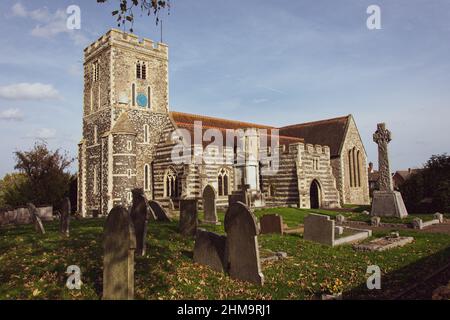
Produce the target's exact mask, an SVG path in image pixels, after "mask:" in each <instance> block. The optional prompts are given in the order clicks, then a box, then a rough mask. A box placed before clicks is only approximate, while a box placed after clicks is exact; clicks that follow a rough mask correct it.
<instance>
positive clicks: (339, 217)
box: [336, 214, 345, 223]
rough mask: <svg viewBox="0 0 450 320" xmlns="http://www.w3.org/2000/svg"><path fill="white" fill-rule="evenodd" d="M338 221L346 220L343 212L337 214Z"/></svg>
mask: <svg viewBox="0 0 450 320" xmlns="http://www.w3.org/2000/svg"><path fill="white" fill-rule="evenodd" d="M336 222H337V223H344V222H345V217H344V216H343V215H342V214H338V215H337V216H336Z"/></svg>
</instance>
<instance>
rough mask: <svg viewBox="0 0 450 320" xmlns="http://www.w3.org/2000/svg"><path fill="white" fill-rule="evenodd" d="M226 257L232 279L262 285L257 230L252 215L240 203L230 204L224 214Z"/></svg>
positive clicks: (262, 278) (262, 277) (262, 276)
mask: <svg viewBox="0 0 450 320" xmlns="http://www.w3.org/2000/svg"><path fill="white" fill-rule="evenodd" d="M225 232H226V233H227V241H226V251H227V253H226V257H227V264H228V272H229V274H230V276H231V277H232V278H235V279H239V280H244V281H249V282H251V283H254V284H258V285H263V284H264V275H263V274H262V272H261V262H260V257H259V248H258V234H259V229H258V225H257V223H256V218H255V216H254V215H253V213H252V212H251V211H250V210H249V209H248V208H247V206H246V205H244V204H243V203H242V202H237V203H234V204H232V205H231V206H230V207H229V208H228V210H227V212H226V214H225Z"/></svg>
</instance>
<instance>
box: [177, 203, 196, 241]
mask: <svg viewBox="0 0 450 320" xmlns="http://www.w3.org/2000/svg"><path fill="white" fill-rule="evenodd" d="M197 227H198V203H197V200H196V199H189V200H188V199H184V200H180V224H179V230H180V233H181V234H182V235H184V236H192V237H193V236H195V234H196V233H197Z"/></svg>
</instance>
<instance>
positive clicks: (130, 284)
mask: <svg viewBox="0 0 450 320" xmlns="http://www.w3.org/2000/svg"><path fill="white" fill-rule="evenodd" d="M135 249H136V235H135V233H134V227H133V223H132V222H131V218H130V215H129V213H128V211H127V209H125V208H124V207H122V206H118V207H114V208H113V209H112V210H111V212H110V213H109V215H108V217H107V218H106V223H105V227H104V229H103V250H104V251H103V252H104V255H103V299H104V300H132V299H133V298H134V250H135Z"/></svg>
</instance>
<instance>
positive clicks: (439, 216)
mask: <svg viewBox="0 0 450 320" xmlns="http://www.w3.org/2000/svg"><path fill="white" fill-rule="evenodd" d="M434 219H436V220H439V223H444V215H443V214H442V213H439V212H436V213H435V214H434Z"/></svg>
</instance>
